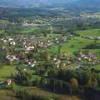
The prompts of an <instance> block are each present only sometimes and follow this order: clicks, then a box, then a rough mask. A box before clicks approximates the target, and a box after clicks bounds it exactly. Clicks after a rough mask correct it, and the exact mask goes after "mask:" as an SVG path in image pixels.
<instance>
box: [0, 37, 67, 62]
mask: <svg viewBox="0 0 100 100" xmlns="http://www.w3.org/2000/svg"><path fill="white" fill-rule="evenodd" d="M64 41H67V37H66V36H58V37H53V38H52V37H51V38H44V37H36V36H34V35H33V36H17V37H16V36H6V37H3V38H1V39H0V49H2V50H5V52H6V57H5V58H6V59H7V60H9V61H10V62H13V61H18V60H21V59H27V58H26V55H27V54H29V53H31V52H33V53H38V51H39V50H40V49H46V48H49V47H50V46H53V45H56V44H57V43H62V42H64Z"/></svg>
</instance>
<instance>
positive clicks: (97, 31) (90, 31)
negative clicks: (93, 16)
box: [76, 29, 100, 37]
mask: <svg viewBox="0 0 100 100" xmlns="http://www.w3.org/2000/svg"><path fill="white" fill-rule="evenodd" d="M76 33H78V34H80V35H81V36H94V37H97V36H100V29H88V30H82V31H76Z"/></svg>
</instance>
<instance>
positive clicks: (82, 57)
mask: <svg viewBox="0 0 100 100" xmlns="http://www.w3.org/2000/svg"><path fill="white" fill-rule="evenodd" d="M77 60H78V61H87V62H90V63H91V64H96V63H99V62H100V61H99V60H98V59H97V57H96V55H95V54H93V53H83V52H80V53H79V54H78V58H77Z"/></svg>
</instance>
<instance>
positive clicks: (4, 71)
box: [0, 65, 15, 80]
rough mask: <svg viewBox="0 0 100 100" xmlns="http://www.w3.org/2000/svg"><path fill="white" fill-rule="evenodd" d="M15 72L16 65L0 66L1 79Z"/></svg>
mask: <svg viewBox="0 0 100 100" xmlns="http://www.w3.org/2000/svg"><path fill="white" fill-rule="evenodd" d="M14 73H15V67H14V66H6V65H5V66H1V68H0V80H5V79H7V78H9V77H10V76H11V74H14Z"/></svg>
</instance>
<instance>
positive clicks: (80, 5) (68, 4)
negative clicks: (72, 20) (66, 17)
mask: <svg viewBox="0 0 100 100" xmlns="http://www.w3.org/2000/svg"><path fill="white" fill-rule="evenodd" d="M49 6H50V7H55V8H56V7H63V8H67V9H76V10H86V9H87V10H91V11H92V10H100V0H0V7H11V8H13V7H14V8H34V7H49Z"/></svg>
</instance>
